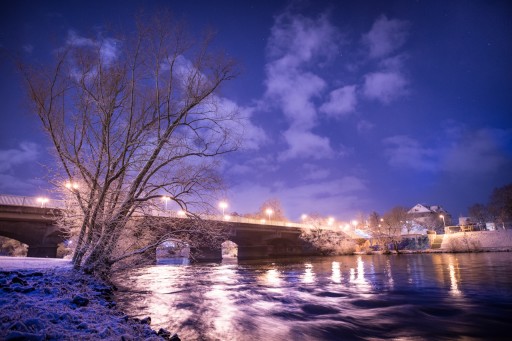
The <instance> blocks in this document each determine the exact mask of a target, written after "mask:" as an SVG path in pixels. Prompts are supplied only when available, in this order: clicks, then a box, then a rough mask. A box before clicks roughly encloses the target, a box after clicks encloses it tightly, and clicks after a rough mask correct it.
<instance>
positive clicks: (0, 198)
mask: <svg viewBox="0 0 512 341" xmlns="http://www.w3.org/2000/svg"><path fill="white" fill-rule="evenodd" d="M0 205H9V206H27V207H45V208H64V207H65V204H64V200H57V199H50V198H42V197H39V198H38V197H26V196H16V195H6V194H0ZM150 214H151V215H153V216H160V217H170V218H183V219H187V217H186V216H185V217H184V216H180V215H179V213H178V211H173V210H167V211H163V210H153V211H152V212H150ZM201 218H202V219H208V220H213V221H225V222H234V223H244V224H254V225H269V226H283V227H295V228H302V229H313V228H320V229H326V230H336V227H335V226H313V225H311V224H300V223H293V222H288V221H279V220H272V219H270V220H267V219H252V218H246V217H240V216H228V215H226V216H221V215H207V216H201Z"/></svg>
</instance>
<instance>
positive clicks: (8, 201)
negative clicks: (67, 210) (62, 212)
mask: <svg viewBox="0 0 512 341" xmlns="http://www.w3.org/2000/svg"><path fill="white" fill-rule="evenodd" d="M0 205H8V206H27V207H46V208H63V207H64V200H56V199H50V198H45V197H24V196H18V195H7V194H0Z"/></svg>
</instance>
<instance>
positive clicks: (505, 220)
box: [488, 184, 512, 229]
mask: <svg viewBox="0 0 512 341" xmlns="http://www.w3.org/2000/svg"><path fill="white" fill-rule="evenodd" d="M488 207H489V212H490V213H491V215H492V217H493V218H494V221H495V222H496V223H497V224H501V226H502V228H503V229H505V225H506V224H510V223H512V184H509V185H505V186H503V187H498V188H495V189H494V190H493V191H492V193H491V197H490V198H489V205H488Z"/></svg>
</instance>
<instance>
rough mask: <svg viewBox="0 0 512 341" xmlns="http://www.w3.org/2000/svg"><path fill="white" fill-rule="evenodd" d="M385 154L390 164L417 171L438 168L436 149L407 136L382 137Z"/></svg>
mask: <svg viewBox="0 0 512 341" xmlns="http://www.w3.org/2000/svg"><path fill="white" fill-rule="evenodd" d="M383 142H384V146H385V155H386V156H387V157H388V162H389V164H390V165H391V166H394V167H397V168H402V167H403V168H409V169H414V170H419V171H435V170H437V169H438V160H437V156H438V155H437V153H436V150H434V149H431V148H425V147H422V146H421V145H420V143H419V142H418V141H417V140H415V139H412V138H410V137H408V136H404V135H397V136H392V137H388V138H386V139H384V141H383Z"/></svg>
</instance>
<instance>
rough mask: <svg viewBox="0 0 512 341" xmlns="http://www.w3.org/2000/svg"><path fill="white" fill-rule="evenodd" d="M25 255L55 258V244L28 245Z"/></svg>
mask: <svg viewBox="0 0 512 341" xmlns="http://www.w3.org/2000/svg"><path fill="white" fill-rule="evenodd" d="M27 257H40V258H57V245H55V246H48V245H29V246H28V252H27Z"/></svg>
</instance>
